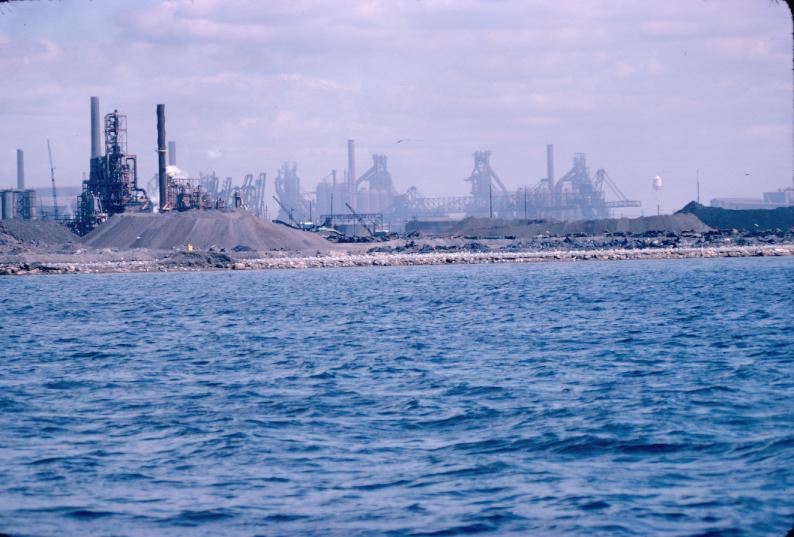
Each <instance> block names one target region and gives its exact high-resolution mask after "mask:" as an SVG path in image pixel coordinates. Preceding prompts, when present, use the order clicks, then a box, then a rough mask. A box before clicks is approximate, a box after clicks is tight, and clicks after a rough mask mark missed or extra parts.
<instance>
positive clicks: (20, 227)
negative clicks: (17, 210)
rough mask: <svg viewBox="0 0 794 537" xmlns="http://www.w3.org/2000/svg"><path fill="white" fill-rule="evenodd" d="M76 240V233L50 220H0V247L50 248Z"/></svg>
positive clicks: (4, 248)
mask: <svg viewBox="0 0 794 537" xmlns="http://www.w3.org/2000/svg"><path fill="white" fill-rule="evenodd" d="M77 241H78V237H77V235H75V234H74V233H72V232H71V231H69V229H67V228H66V227H64V226H62V225H61V224H59V223H57V222H53V221H52V220H2V221H0V248H2V249H3V250H5V251H7V250H10V249H20V248H22V249H29V248H34V249H37V248H38V249H42V248H44V249H50V248H52V247H54V246H63V245H66V244H72V243H75V242H77Z"/></svg>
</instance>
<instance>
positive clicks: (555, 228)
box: [451, 214, 710, 238]
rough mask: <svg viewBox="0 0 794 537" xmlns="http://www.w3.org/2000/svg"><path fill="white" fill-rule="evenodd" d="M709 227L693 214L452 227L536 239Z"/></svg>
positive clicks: (458, 231) (471, 221) (471, 222)
mask: <svg viewBox="0 0 794 537" xmlns="http://www.w3.org/2000/svg"><path fill="white" fill-rule="evenodd" d="M709 229H710V228H709V227H708V226H707V225H705V224H704V223H703V222H701V221H700V220H698V218H697V217H696V216H694V215H691V214H674V215H662V216H644V217H640V218H606V219H603V220H579V221H575V222H560V221H557V220H499V219H494V220H491V219H488V218H466V219H465V220H462V221H460V222H459V223H458V224H457V225H456V226H454V227H453V228H452V231H451V233H452V234H454V235H465V236H477V237H516V238H532V237H536V236H538V235H555V236H560V237H561V236H565V235H574V234H577V233H578V234H585V235H601V234H603V233H632V234H642V233H647V232H651V231H661V232H672V233H681V232H682V231H696V232H704V231H709Z"/></svg>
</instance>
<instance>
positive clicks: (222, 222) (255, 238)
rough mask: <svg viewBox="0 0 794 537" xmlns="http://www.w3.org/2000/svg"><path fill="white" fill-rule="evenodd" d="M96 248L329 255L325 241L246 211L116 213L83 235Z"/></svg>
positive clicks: (84, 239) (87, 243) (87, 244)
mask: <svg viewBox="0 0 794 537" xmlns="http://www.w3.org/2000/svg"><path fill="white" fill-rule="evenodd" d="M83 244H85V245H86V246H91V247H94V248H116V249H130V248H148V249H152V250H170V249H174V248H177V249H184V248H185V247H186V246H187V245H188V244H191V245H192V246H193V247H194V248H196V249H199V250H209V249H210V248H213V249H215V250H222V249H223V250H234V249H237V250H241V249H242V250H245V249H250V250H255V251H268V250H288V251H312V252H316V251H321V252H323V251H326V250H328V248H329V246H330V243H328V241H326V240H325V239H323V238H322V237H320V236H318V235H315V234H312V233H308V232H305V231H299V230H296V229H291V228H288V227H286V226H282V225H279V224H273V223H271V222H267V221H265V220H262V219H260V218H257V217H256V216H254V215H252V214H250V213H248V212H245V211H234V212H222V211H186V212H181V213H180V212H175V213H168V214H157V213H130V214H117V215H114V216H113V217H111V218H110V220H108V221H107V222H105V223H104V224H102V225H101V226H99V227H98V228H96V229H94V230H93V231H92V232H91V233H89V234H88V235H86V236H85V237H83Z"/></svg>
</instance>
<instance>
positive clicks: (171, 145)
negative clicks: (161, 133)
mask: <svg viewBox="0 0 794 537" xmlns="http://www.w3.org/2000/svg"><path fill="white" fill-rule="evenodd" d="M168 165H169V166H176V142H174V141H171V142H168Z"/></svg>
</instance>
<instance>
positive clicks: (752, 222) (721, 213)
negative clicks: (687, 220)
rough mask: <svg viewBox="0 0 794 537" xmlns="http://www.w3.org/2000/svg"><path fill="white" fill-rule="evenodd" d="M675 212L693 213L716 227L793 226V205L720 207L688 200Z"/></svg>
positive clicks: (759, 229)
mask: <svg viewBox="0 0 794 537" xmlns="http://www.w3.org/2000/svg"><path fill="white" fill-rule="evenodd" d="M676 214H693V215H695V216H697V217H698V218H700V219H701V220H702V221H703V222H705V223H706V224H708V225H709V226H711V227H713V228H716V229H740V230H746V231H762V230H768V229H790V228H791V227H794V207H778V208H777V209H744V210H734V209H722V208H720V207H706V206H705V205H701V204H699V203H697V202H695V201H691V202H689V203H688V204H687V205H685V206H684V208H682V209H681V210H680V211H678V212H677V213H676Z"/></svg>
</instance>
